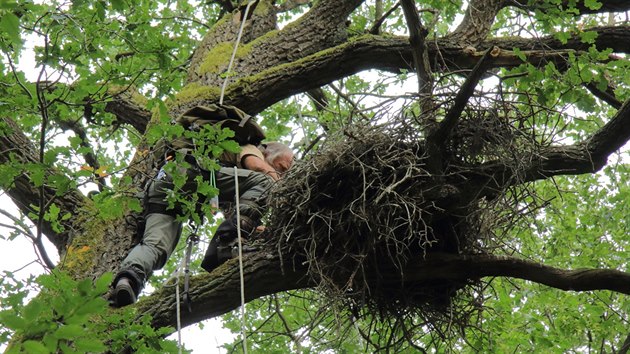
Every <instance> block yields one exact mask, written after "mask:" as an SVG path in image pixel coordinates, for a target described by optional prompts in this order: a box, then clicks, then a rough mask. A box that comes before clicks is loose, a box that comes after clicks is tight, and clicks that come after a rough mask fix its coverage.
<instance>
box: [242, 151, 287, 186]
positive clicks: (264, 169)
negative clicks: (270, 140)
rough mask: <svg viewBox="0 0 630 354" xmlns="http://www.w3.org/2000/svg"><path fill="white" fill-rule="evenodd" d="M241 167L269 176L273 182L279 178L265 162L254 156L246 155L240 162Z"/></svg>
mask: <svg viewBox="0 0 630 354" xmlns="http://www.w3.org/2000/svg"><path fill="white" fill-rule="evenodd" d="M241 165H242V166H243V167H245V168H246V169H248V170H252V171H256V172H260V173H264V174H267V175H269V176H271V178H273V179H274V181H277V180H278V179H279V178H280V175H279V174H278V172H276V170H275V169H274V168H273V167H271V165H270V164H268V163H267V162H266V161H265V160H262V159H261V158H260V157H258V156H256V155H246V156H244V157H243V159H242V160H241Z"/></svg>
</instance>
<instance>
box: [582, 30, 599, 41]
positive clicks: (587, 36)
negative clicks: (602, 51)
mask: <svg viewBox="0 0 630 354" xmlns="http://www.w3.org/2000/svg"><path fill="white" fill-rule="evenodd" d="M597 36H598V33H597V32H595V31H586V32H582V33H580V39H581V40H582V42H584V43H588V44H593V43H595V40H596V39H597Z"/></svg>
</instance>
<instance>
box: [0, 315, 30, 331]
mask: <svg viewBox="0 0 630 354" xmlns="http://www.w3.org/2000/svg"><path fill="white" fill-rule="evenodd" d="M0 323H2V324H3V325H4V326H6V327H7V328H10V329H12V330H15V331H18V330H24V329H26V327H27V326H28V323H27V322H26V321H25V320H24V319H23V318H22V317H20V316H18V315H16V314H15V313H13V312H10V311H3V312H0Z"/></svg>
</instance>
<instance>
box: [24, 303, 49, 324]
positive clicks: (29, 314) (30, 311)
mask: <svg viewBox="0 0 630 354" xmlns="http://www.w3.org/2000/svg"><path fill="white" fill-rule="evenodd" d="M43 309H44V304H43V303H42V302H41V301H38V300H37V299H34V300H32V301H31V302H29V303H28V305H26V306H25V307H24V311H23V312H22V314H23V315H24V319H25V320H26V321H28V322H33V321H35V320H37V317H38V316H39V314H40V313H41V312H42V310H43Z"/></svg>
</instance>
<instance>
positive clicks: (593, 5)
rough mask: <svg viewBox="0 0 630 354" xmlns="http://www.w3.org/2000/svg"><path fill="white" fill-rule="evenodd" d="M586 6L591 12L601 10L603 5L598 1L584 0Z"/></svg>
mask: <svg viewBox="0 0 630 354" xmlns="http://www.w3.org/2000/svg"><path fill="white" fill-rule="evenodd" d="M584 6H586V7H588V8H589V9H591V10H599V8H601V7H602V3H601V2H599V1H597V0H584Z"/></svg>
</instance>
